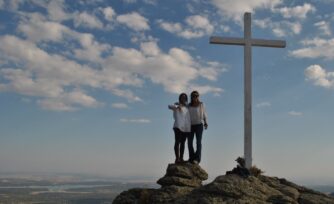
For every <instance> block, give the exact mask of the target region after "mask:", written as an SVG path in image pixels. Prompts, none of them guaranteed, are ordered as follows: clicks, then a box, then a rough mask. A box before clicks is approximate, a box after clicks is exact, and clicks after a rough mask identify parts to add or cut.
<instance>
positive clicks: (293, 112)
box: [288, 111, 303, 116]
mask: <svg viewBox="0 0 334 204" xmlns="http://www.w3.org/2000/svg"><path fill="white" fill-rule="evenodd" d="M288 114H289V115H291V116H302V115H303V113H302V112H297V111H289V112H288Z"/></svg>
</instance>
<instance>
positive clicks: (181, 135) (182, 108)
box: [168, 93, 191, 163]
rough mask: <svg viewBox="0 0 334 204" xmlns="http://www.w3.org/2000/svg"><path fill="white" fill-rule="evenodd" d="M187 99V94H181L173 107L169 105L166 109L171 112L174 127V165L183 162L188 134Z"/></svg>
mask: <svg viewBox="0 0 334 204" xmlns="http://www.w3.org/2000/svg"><path fill="white" fill-rule="evenodd" d="M187 102H188V97H187V94H185V93H181V94H180V96H179V102H178V103H175V104H174V105H169V106H168V108H169V109H171V110H173V116H174V126H173V130H174V133H175V144H174V152H175V157H176V159H175V163H180V162H184V160H183V154H184V146H185V142H186V139H187V137H188V135H189V134H190V130H191V124H190V114H189V111H188V106H187Z"/></svg>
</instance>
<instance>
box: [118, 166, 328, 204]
mask: <svg viewBox="0 0 334 204" xmlns="http://www.w3.org/2000/svg"><path fill="white" fill-rule="evenodd" d="M207 178H208V174H207V173H206V171H205V170H204V169H202V168H201V167H200V166H199V165H196V164H190V163H182V164H169V165H168V167H167V170H166V174H165V175H164V176H163V177H162V178H160V179H159V180H158V181H157V183H158V184H160V185H161V188H160V189H151V188H146V189H145V188H134V189H130V190H128V191H124V192H122V193H121V194H120V195H118V196H117V197H116V198H115V200H114V201H113V204H132V203H139V204H149V203H150V204H151V203H154V204H172V203H175V204H196V203H198V204H216V203H217V204H218V203H226V204H232V203H233V204H238V203H240V204H242V203H256V204H257V203H259V204H261V203H275V204H285V203H292V204H298V203H300V204H334V198H333V197H331V196H329V195H326V194H324V193H320V192H317V191H315V190H311V189H308V188H306V187H303V186H299V185H297V184H295V183H292V182H290V181H288V180H286V179H284V178H278V177H269V176H264V175H261V171H258V172H257V174H254V173H253V174H252V172H248V173H247V170H245V169H243V168H242V167H240V166H238V167H237V168H234V169H233V170H232V171H228V172H227V174H225V175H222V176H218V177H217V178H215V179H214V181H212V182H211V183H208V184H205V185H202V182H203V181H204V180H206V179H207Z"/></svg>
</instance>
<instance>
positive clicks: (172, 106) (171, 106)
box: [168, 104, 178, 111]
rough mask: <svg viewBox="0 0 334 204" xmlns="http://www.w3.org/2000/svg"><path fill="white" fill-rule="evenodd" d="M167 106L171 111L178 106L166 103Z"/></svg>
mask: <svg viewBox="0 0 334 204" xmlns="http://www.w3.org/2000/svg"><path fill="white" fill-rule="evenodd" d="M168 108H169V109H170V110H173V111H175V110H177V108H178V106H177V105H175V104H174V105H168Z"/></svg>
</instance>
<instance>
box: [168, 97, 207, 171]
mask: <svg viewBox="0 0 334 204" xmlns="http://www.w3.org/2000/svg"><path fill="white" fill-rule="evenodd" d="M190 98H191V99H190V103H189V104H188V96H187V94H185V93H181V94H180V96H179V102H177V103H175V104H174V105H169V106H168V108H169V109H171V110H173V116H174V120H175V122H174V126H173V130H174V133H175V145H174V151H175V157H176V159H175V163H181V162H184V160H183V154H184V146H185V142H186V140H187V139H188V150H189V160H188V161H189V162H191V163H194V164H198V163H199V162H201V151H202V133H203V127H204V128H205V129H207V128H208V123H207V114H206V111H205V108H204V104H203V103H202V102H201V101H200V100H199V93H198V91H193V92H191V94H190ZM195 136H196V151H195V150H194V146H193V140H194V137H195Z"/></svg>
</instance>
